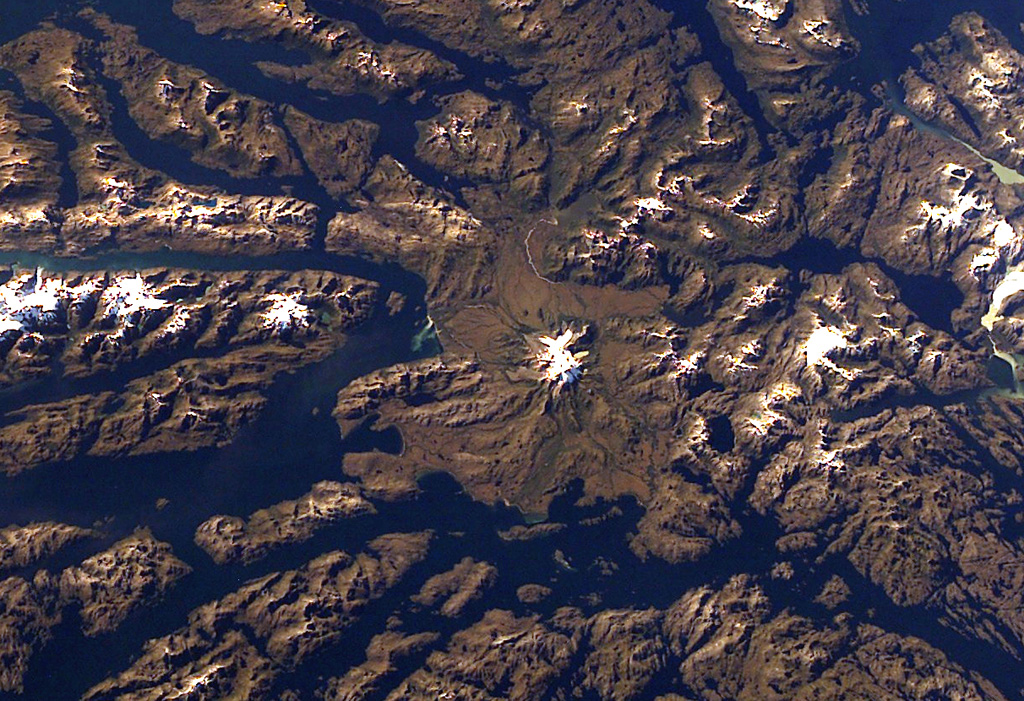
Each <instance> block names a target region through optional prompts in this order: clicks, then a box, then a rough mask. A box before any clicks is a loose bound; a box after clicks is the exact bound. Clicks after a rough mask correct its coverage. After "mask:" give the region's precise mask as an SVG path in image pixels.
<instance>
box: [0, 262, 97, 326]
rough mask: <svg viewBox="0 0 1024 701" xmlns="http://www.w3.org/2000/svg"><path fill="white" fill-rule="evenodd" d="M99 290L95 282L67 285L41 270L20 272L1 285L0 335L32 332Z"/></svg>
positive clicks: (51, 321) (53, 321)
mask: <svg viewBox="0 0 1024 701" xmlns="http://www.w3.org/2000/svg"><path fill="white" fill-rule="evenodd" d="M98 289H99V286H98V284H97V282H96V281H94V280H89V281H86V282H84V283H82V284H81V285H77V286H75V285H68V284H67V283H66V282H65V281H64V280H63V279H61V278H56V277H53V278H44V277H43V271H42V270H41V269H37V270H36V271H35V273H31V272H27V271H26V272H23V273H19V274H17V275H14V276H13V277H12V278H11V279H10V280H8V281H7V282H6V283H4V284H3V285H0V336H3V335H6V334H8V333H10V332H12V331H13V332H19V333H23V332H32V331H36V330H37V329H39V328H41V327H42V326H45V325H48V324H53V323H55V322H56V321H57V319H58V317H59V315H60V312H61V311H62V310H64V309H67V308H68V307H69V306H71V305H72V304H74V303H75V302H81V301H83V300H84V299H86V298H87V297H89V296H90V295H91V294H94V293H95V292H96V291H97V290H98Z"/></svg>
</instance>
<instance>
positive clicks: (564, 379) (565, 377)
mask: <svg viewBox="0 0 1024 701" xmlns="http://www.w3.org/2000/svg"><path fill="white" fill-rule="evenodd" d="M580 335H581V334H579V333H577V332H575V331H573V330H572V329H566V330H565V331H563V332H562V333H561V334H559V335H558V336H555V337H551V336H538V337H537V342H538V343H539V344H540V349H539V350H538V351H537V353H536V354H535V356H534V362H535V363H536V365H537V367H538V368H539V369H540V370H541V372H542V373H543V374H542V378H543V380H544V381H545V382H548V383H550V384H551V385H552V386H553V387H554V391H555V393H558V391H559V390H561V389H562V387H565V386H566V385H571V384H573V383H575V382H576V381H577V380H579V379H580V377H581V376H582V375H583V359H584V358H585V357H586V356H587V351H578V352H575V353H574V352H573V351H572V344H573V343H575V342H576V340H578V339H579V337H580Z"/></svg>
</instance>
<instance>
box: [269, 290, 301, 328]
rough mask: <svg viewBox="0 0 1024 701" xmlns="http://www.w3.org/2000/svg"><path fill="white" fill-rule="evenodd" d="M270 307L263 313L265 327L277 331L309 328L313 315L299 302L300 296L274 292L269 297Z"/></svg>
mask: <svg viewBox="0 0 1024 701" xmlns="http://www.w3.org/2000/svg"><path fill="white" fill-rule="evenodd" d="M266 299H267V301H268V302H270V306H269V307H268V308H267V310H266V311H264V312H263V315H262V316H263V325H264V326H265V327H267V328H270V329H275V330H277V331H294V330H296V329H305V328H308V327H309V325H310V323H311V321H312V317H313V314H312V312H311V311H310V309H309V307H308V306H306V305H305V304H303V303H302V302H301V301H299V298H298V295H295V294H282V293H280V292H272V293H271V294H269V295H267V297H266Z"/></svg>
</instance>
